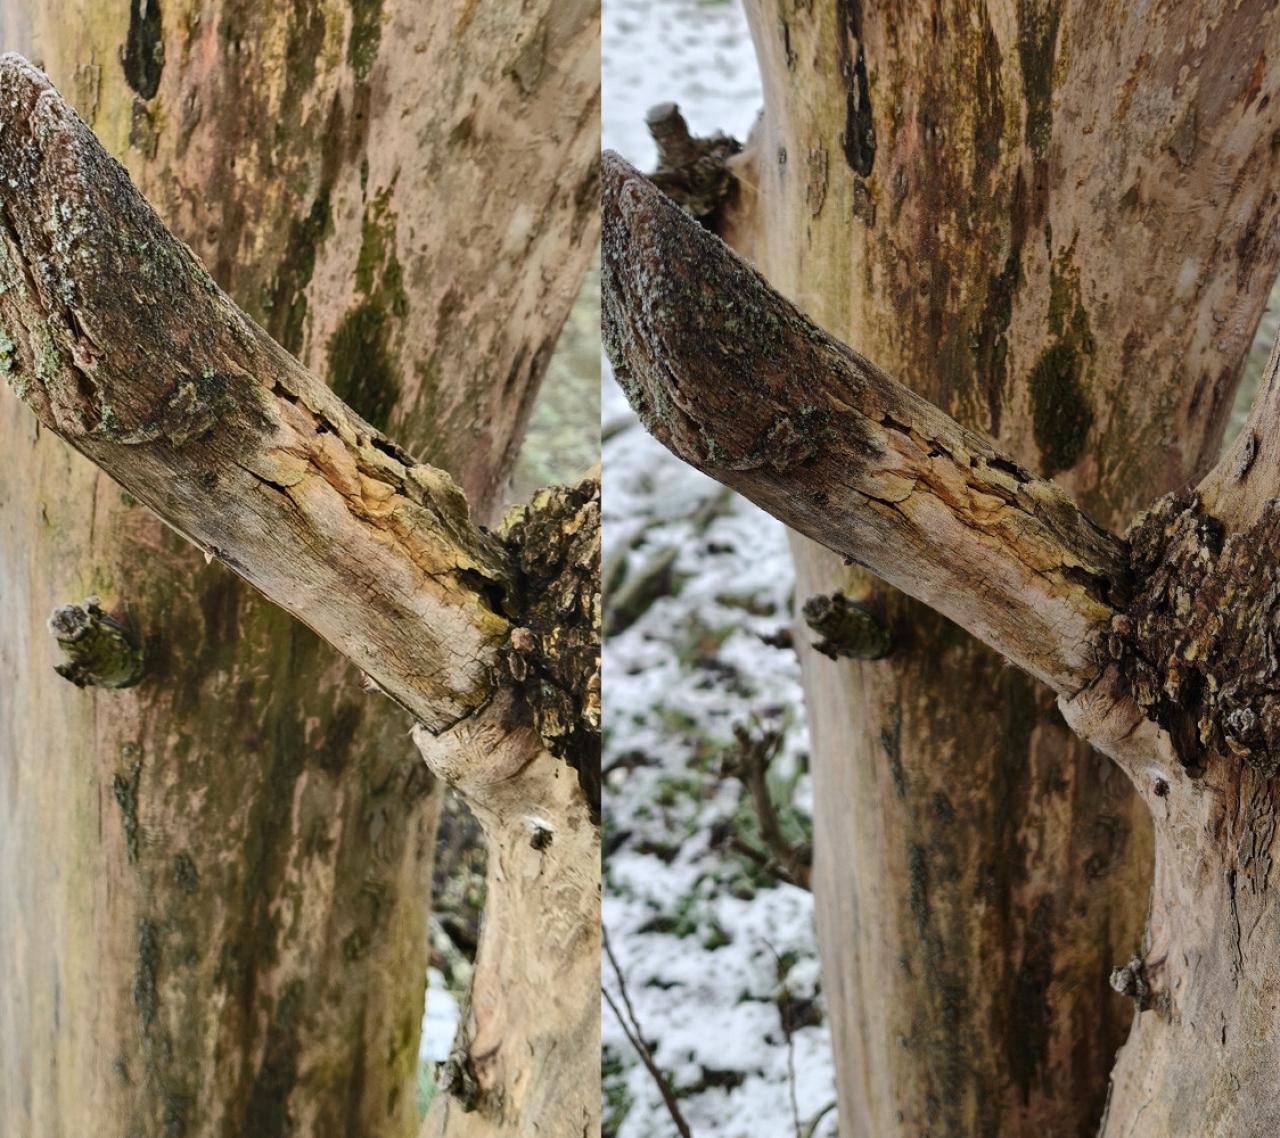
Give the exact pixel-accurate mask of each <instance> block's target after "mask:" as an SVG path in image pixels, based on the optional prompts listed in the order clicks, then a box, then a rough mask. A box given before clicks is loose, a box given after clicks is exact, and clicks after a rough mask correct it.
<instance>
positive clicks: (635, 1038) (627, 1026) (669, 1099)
mask: <svg viewBox="0 0 1280 1138" xmlns="http://www.w3.org/2000/svg"><path fill="white" fill-rule="evenodd" d="M600 931H601V933H602V934H603V936H604V953H605V956H607V957H608V958H609V964H610V966H611V967H612V968H613V974H614V977H615V978H616V979H617V984H618V995H619V996H621V997H622V1003H623V1006H624V1007H625V1008H626V1015H625V1016H624V1015H623V1014H622V1010H621V1009H620V1008H619V1007H618V1005H617V1003H616V1002H615V1001H614V998H613V997H612V996H611V995H610V994H609V989H608V988H606V987H605V986H604V985H603V984H602V985H601V986H600V990H601V992H602V993H603V995H604V999H605V1003H607V1004H608V1005H609V1010H610V1011H611V1012H613V1014H614V1017H615V1018H616V1019H617V1021H618V1026H619V1027H621V1028H622V1033H623V1035H625V1036H626V1037H627V1042H628V1043H630V1044H631V1046H632V1047H634V1048H635V1052H636V1054H637V1055H639V1056H640V1062H642V1063H643V1064H644V1066H645V1070H647V1071H648V1072H649V1074H650V1075H652V1076H653V1081H654V1082H655V1083H657V1084H658V1091H659V1092H660V1093H661V1095H662V1101H663V1102H664V1103H665V1104H666V1107H667V1113H668V1114H669V1115H671V1121H672V1122H674V1123H675V1126H676V1130H677V1131H678V1132H679V1134H680V1138H693V1131H692V1130H690V1129H689V1124H688V1122H686V1121H685V1117H684V1115H683V1114H681V1113H680V1104H679V1103H678V1102H677V1101H676V1093H675V1091H674V1090H673V1089H672V1087H671V1082H670V1080H669V1079H668V1078H667V1076H666V1075H665V1074H664V1073H663V1071H662V1068H661V1067H659V1066H658V1063H657V1060H655V1059H654V1057H653V1052H652V1051H650V1050H649V1046H648V1044H647V1043H645V1041H644V1033H643V1032H642V1031H641V1030H640V1021H639V1020H638V1019H636V1010H635V1008H633V1007H632V1006H631V997H630V996H629V995H627V982H626V980H625V979H623V975H622V968H621V967H620V966H619V964H618V958H617V957H616V956H614V954H613V946H612V945H610V944H609V930H608V929H606V928H604V927H601V929H600Z"/></svg>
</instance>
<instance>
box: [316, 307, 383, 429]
mask: <svg viewBox="0 0 1280 1138" xmlns="http://www.w3.org/2000/svg"><path fill="white" fill-rule="evenodd" d="M329 386H330V387H332V388H333V390H334V393H335V394H336V395H338V397H339V398H341V399H342V400H343V401H344V402H346V403H349V404H350V405H351V406H352V407H354V408H355V409H356V411H357V412H358V413H359V414H361V415H363V416H364V418H366V419H368V420H369V422H370V423H372V424H373V425H374V426H375V427H377V428H378V429H379V430H385V429H386V426H387V422H388V420H389V419H390V417H391V411H392V408H394V407H395V405H396V402H397V401H398V400H399V398H400V380H399V377H398V375H397V372H396V366H395V363H394V361H393V359H392V356H391V348H390V330H389V328H388V327H387V313H386V310H385V309H384V308H383V307H382V306H381V305H380V304H378V303H377V302H376V301H372V300H366V301H364V302H363V303H362V304H358V305H356V307H355V308H353V309H351V311H350V312H348V313H347V314H346V316H344V317H343V318H342V323H341V324H339V325H338V329H337V331H336V332H334V334H333V336H332V337H331V338H330V340H329Z"/></svg>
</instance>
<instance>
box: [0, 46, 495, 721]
mask: <svg viewBox="0 0 1280 1138" xmlns="http://www.w3.org/2000/svg"><path fill="white" fill-rule="evenodd" d="M0 135H2V136H3V138H4V140H5V145H4V147H3V149H2V150H0V186H3V196H0V217H2V219H3V222H2V226H0V242H2V247H3V262H2V263H0V328H3V329H4V332H5V337H6V340H5V342H6V343H7V344H11V345H12V347H10V348H8V349H7V351H6V355H5V361H4V365H3V366H4V368H5V371H6V378H7V379H8V381H9V383H10V385H11V387H12V388H13V389H14V390H15V391H16V392H18V394H19V395H20V396H21V397H22V399H23V400H24V401H25V402H26V403H27V405H28V406H29V407H30V408H31V409H32V410H33V411H34V412H35V414H36V415H37V416H38V417H39V418H40V420H41V422H42V423H43V424H44V425H45V426H47V427H48V428H50V429H51V430H53V431H55V432H56V433H57V434H59V435H60V436H61V437H63V438H64V439H66V440H67V441H68V442H70V443H71V444H72V445H73V446H74V447H75V448H76V449H77V450H79V451H80V452H81V453H82V454H85V455H86V456H87V457H89V458H90V459H91V460H92V461H93V462H95V463H96V464H97V465H98V466H100V467H101V468H102V469H103V470H105V471H107V472H108V473H109V474H111V475H112V477H113V478H115V479H116V481H118V482H119V483H120V484H121V485H122V486H124V487H125V488H126V489H127V490H128V491H129V492H130V493H131V494H133V495H134V496H135V497H137V498H138V499H139V500H140V501H142V502H144V503H146V504H147V505H148V506H150V507H151V508H152V509H153V510H155V511H156V513H158V514H159V515H160V516H161V517H163V518H164V519H165V520H166V521H167V522H168V523H169V524H170V525H172V526H174V527H175V528H176V529H178V530H179V531H180V532H182V533H183V534H185V535H186V536H187V537H189V538H190V539H191V540H192V541H194V542H195V543H196V544H197V545H198V546H200V547H201V548H202V549H204V550H205V551H206V553H207V554H208V555H209V556H212V557H216V558H218V559H220V560H221V561H223V562H225V563H226V564H227V565H229V566H230V567H231V568H232V569H233V570H235V571H236V572H237V573H238V574H240V575H241V576H242V577H244V578H245V579H246V580H248V581H249V582H250V583H251V584H253V585H255V586H256V587H257V588H259V589H260V590H261V591H262V592H263V593H265V594H266V595H267V596H268V597H270V598H271V599H272V600H274V601H275V602H277V603H278V604H280V605H281V606H282V607H283V608H285V609H287V610H288V611H290V612H292V613H293V614H294V615H295V616H297V617H299V618H300V619H301V620H303V621H304V622H305V623H306V624H308V625H309V626H310V627H312V628H313V629H315V630H316V631H317V632H319V633H320V635H321V636H323V637H324V638H325V639H327V640H328V641H329V642H330V643H332V644H334V646H335V647H337V648H338V649H339V650H340V651H341V652H343V653H344V654H345V655H346V656H347V657H348V658H349V659H351V660H352V661H353V662H354V663H356V664H357V665H358V666H359V667H360V668H362V669H363V670H364V671H365V672H366V673H367V674H368V675H370V676H371V677H372V678H373V679H374V680H375V681H376V682H378V683H379V685H380V686H381V687H382V688H383V689H384V690H385V691H386V692H387V693H388V694H389V695H391V696H392V698H394V699H396V700H397V701H398V702H400V703H401V704H402V705H404V706H405V707H406V708H407V709H408V710H409V711H411V712H412V713H413V714H414V716H415V717H416V718H417V719H418V720H419V721H420V722H422V723H424V724H425V725H426V726H428V727H429V728H431V729H434V730H440V729H443V728H445V727H448V726H449V725H451V724H452V723H454V722H456V721H457V720H459V719H460V718H463V717H464V716H466V715H467V714H469V713H471V712H472V711H474V710H475V709H476V708H477V707H479V706H480V705H481V704H483V703H484V702H485V701H486V700H487V699H488V698H489V696H490V695H491V693H492V690H493V679H492V672H493V666H494V653H495V651H496V649H497V647H498V646H499V645H501V644H502V643H503V642H504V641H505V638H506V635H507V632H508V627H509V626H508V623H507V621H506V620H505V619H504V618H503V617H502V616H501V615H500V614H499V613H498V612H497V611H496V608H497V599H498V598H499V597H500V596H501V592H502V589H503V586H504V583H505V582H506V579H507V575H508V572H509V567H508V565H507V562H506V555H505V552H504V551H503V550H502V548H501V546H500V545H499V543H498V542H497V541H496V540H495V539H494V538H493V537H491V536H488V535H486V534H485V533H483V532H482V531H481V530H480V529H478V528H477V527H475V526H473V525H472V524H471V522H470V520H469V518H468V513H467V506H466V501H465V499H464V498H463V496H462V493H461V491H460V490H458V488H457V487H456V486H455V485H454V483H453V481H452V480H451V479H450V478H449V476H448V475H446V474H444V473H443V472H442V471H439V470H436V469H434V468H432V467H427V466H423V465H420V464H416V463H415V462H414V461H413V460H412V459H410V458H409V457H408V456H407V455H405V454H404V453H403V452H402V451H400V450H399V449H398V448H397V447H396V446H395V445H394V444H392V443H390V442H389V441H388V440H387V439H385V438H384V437H383V436H382V435H380V434H379V433H378V432H377V431H376V430H374V429H373V428H372V427H370V426H369V425H368V424H367V423H365V422H364V421H363V420H362V419H360V418H359V417H358V416H357V415H355V413H354V412H352V411H351V410H350V409H349V408H347V407H346V406H345V405H344V404H343V403H342V401H341V400H339V399H338V398H337V397H336V396H334V395H333V393H332V392H330V390H329V389H328V388H327V387H326V386H325V385H324V384H323V383H322V382H321V381H320V380H318V379H316V378H315V377H314V376H312V375H310V374H309V373H308V372H307V371H306V370H305V369H304V368H303V367H302V366H301V365H300V364H298V363H297V361H296V360H294V359H293V358H292V357H291V356H289V354H288V353H287V352H285V351H284V350H283V349H281V348H280V347H279V346H278V345H277V344H275V342H274V341H272V340H271V339H270V337H268V336H267V335H266V333H265V332H263V331H262V330H261V329H260V328H259V327H257V325H255V324H254V323H253V321H251V320H250V319H249V318H248V317H247V316H246V315H245V314H244V313H243V312H241V311H240V310H239V309H238V308H237V307H236V306H235V305H234V304H233V303H232V302H231V300H230V299H229V298H228V297H226V296H225V295H224V294H223V293H222V292H221V290H220V289H219V288H218V287H217V285H216V284H214V282H213V280H212V278H211V277H210V276H209V274H208V273H207V272H206V271H205V270H204V268H203V266H202V265H201V264H200V263H199V262H198V261H197V259H196V258H195V257H194V256H193V255H192V254H191V252H190V250H188V249H187V248H186V246H184V245H182V244H181V243H180V242H179V241H177V240H176V239H175V238H174V237H172V236H171V235H170V234H169V233H168V231H167V230H166V229H165V228H164V226H163V225H162V224H161V222H160V220H159V219H158V218H157V217H156V215H155V213H154V211H153V210H152V209H151V207H150V206H149V205H148V204H147V202H146V201H145V200H144V199H143V198H142V197H141V196H140V195H139V194H138V193H137V191H136V190H135V189H134V187H133V185H132V183H131V182H130V181H129V178H128V175H127V174H126V173H125V171H124V169H123V168H122V167H121V166H120V165H119V164H118V163H117V162H115V161H114V160H113V159H112V158H111V157H110V156H109V155H108V154H107V153H106V152H105V151H104V150H103V149H102V147H101V146H100V145H99V143H98V141H97V140H96V139H95V138H94V136H93V133H92V132H91V131H90V130H89V129H88V127H86V126H85V124H84V123H83V122H81V121H80V119H79V118H78V117H77V116H76V115H75V113H74V111H72V110H71V109H70V108H69V107H68V106H67V105H66V104H65V103H64V102H63V101H62V99H61V98H60V97H59V96H58V94H57V92H56V91H55V90H54V89H53V88H52V86H51V85H50V84H49V83H48V81H47V80H46V79H45V78H44V77H43V76H42V75H41V74H40V73H39V72H38V71H36V70H35V69H34V68H32V67H31V66H30V65H29V64H27V63H25V62H24V61H23V60H21V59H20V58H18V57H15V56H7V57H5V58H4V59H3V61H0Z"/></svg>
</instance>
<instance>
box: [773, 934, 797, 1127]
mask: <svg viewBox="0 0 1280 1138" xmlns="http://www.w3.org/2000/svg"><path fill="white" fill-rule="evenodd" d="M764 946H765V948H767V949H768V950H769V951H770V952H771V953H773V959H774V965H775V969H776V971H777V975H778V985H779V987H778V996H777V999H776V1000H775V1001H774V1004H775V1005H776V1007H777V1009H778V1020H779V1022H780V1023H781V1024H782V1034H783V1035H785V1036H786V1038H787V1090H788V1092H789V1093H790V1096H791V1120H792V1123H793V1125H794V1126H795V1132H796V1138H802V1135H801V1132H800V1103H799V1101H798V1100H797V1098H796V1040H795V1032H794V1031H793V1030H792V1023H791V1011H790V1008H791V988H790V986H789V985H788V984H787V973H788V971H790V969H789V968H788V966H787V965H786V963H784V961H783V959H782V956H781V954H780V953H779V952H778V950H777V949H776V948H774V947H773V945H772V944H771V943H770V942H769V941H767V940H766V941H764Z"/></svg>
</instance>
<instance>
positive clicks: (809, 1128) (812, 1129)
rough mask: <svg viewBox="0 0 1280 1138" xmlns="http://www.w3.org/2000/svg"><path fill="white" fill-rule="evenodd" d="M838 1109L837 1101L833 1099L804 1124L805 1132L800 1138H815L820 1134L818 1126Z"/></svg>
mask: <svg viewBox="0 0 1280 1138" xmlns="http://www.w3.org/2000/svg"><path fill="white" fill-rule="evenodd" d="M835 1108H836V1103H835V1099H832V1100H831V1101H830V1102H829V1103H827V1105H826V1106H824V1107H823V1108H822V1109H821V1110H820V1111H818V1113H817V1114H815V1115H814V1116H813V1117H812V1118H811V1119H809V1121H808V1122H806V1123H805V1124H804V1130H803V1131H802V1132H801V1134H800V1138H813V1136H814V1135H815V1134H817V1132H818V1124H819V1123H820V1122H821V1121H822V1120H823V1119H824V1118H826V1117H827V1115H828V1114H830V1113H831V1112H832V1111H833V1110H835Z"/></svg>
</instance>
